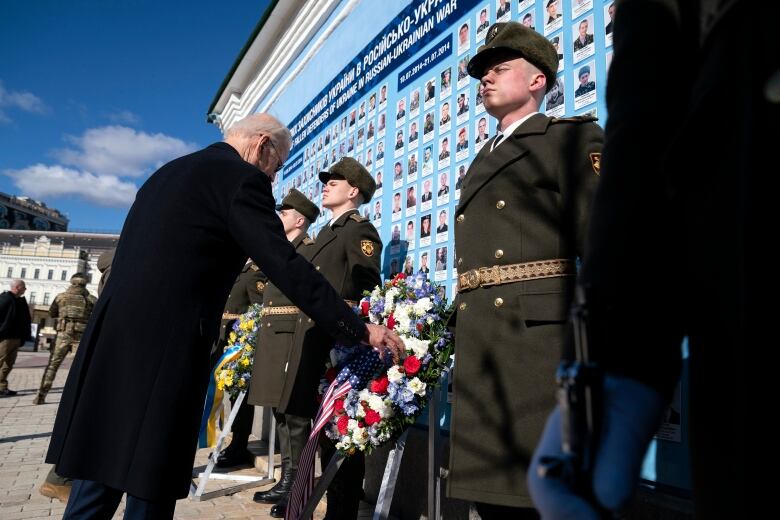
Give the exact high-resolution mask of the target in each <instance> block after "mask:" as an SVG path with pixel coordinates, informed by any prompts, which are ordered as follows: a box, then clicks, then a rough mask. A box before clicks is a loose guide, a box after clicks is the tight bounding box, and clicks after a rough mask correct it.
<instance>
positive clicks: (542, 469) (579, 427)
mask: <svg viewBox="0 0 780 520" xmlns="http://www.w3.org/2000/svg"><path fill="white" fill-rule="evenodd" d="M589 296H591V295H590V292H589V291H587V290H586V289H585V288H583V287H581V286H579V285H578V286H577V288H576V290H575V294H574V304H573V306H572V311H571V321H572V327H573V332H574V347H575V353H576V358H575V360H574V361H563V362H561V365H560V366H559V367H558V371H557V373H556V380H557V383H558V405H559V407H560V410H561V448H562V451H563V455H561V456H545V457H542V458H541V459H540V465H539V469H538V472H539V476H540V477H542V478H557V479H561V480H562V481H563V482H564V483H566V484H567V485H568V486H569V487H570V488H571V489H572V490H574V492H575V493H577V494H578V495H580V496H582V497H583V498H585V499H587V500H588V501H590V502H591V503H592V504H593V505H594V506H595V507H596V508H597V510H598V511H600V512H601V513H602V514H603V515H604V517H605V518H609V517H610V515H608V512H607V511H605V510H604V509H603V507H602V506H600V505H599V504H598V502H597V501H596V500H595V497H593V487H592V485H591V484H592V475H593V465H594V461H595V459H596V451H597V447H598V441H599V437H600V434H601V431H600V430H601V420H602V417H603V403H604V396H603V386H604V370H603V368H602V367H601V366H600V365H598V363H596V362H595V360H594V356H593V355H592V352H591V345H590V341H589V339H590V338H591V332H592V331H591V330H589V327H588V321H589V319H590V318H591V316H590V315H589V312H590V309H591V308H592V307H590V305H592V303H593V302H591V301H589V300H590V298H589ZM591 328H592V327H591Z"/></svg>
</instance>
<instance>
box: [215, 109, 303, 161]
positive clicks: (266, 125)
mask: <svg viewBox="0 0 780 520" xmlns="http://www.w3.org/2000/svg"><path fill="white" fill-rule="evenodd" d="M260 135H267V136H268V137H270V138H271V141H272V142H273V144H274V146H277V147H279V148H280V150H279V152H280V153H284V154H285V155H286V154H287V153H289V151H290V148H291V146H292V136H291V135H290V131H289V130H288V129H287V127H286V126H284V125H283V124H282V122H281V121H279V120H278V119H276V118H275V117H274V116H272V115H270V114H264V113H263V114H252V115H250V116H247V117H245V118H244V119H242V120H241V121H239V122H237V123H236V124H234V125H233V126H231V127H230V128H229V129H228V131H227V134H226V137H231V136H237V137H255V136H260Z"/></svg>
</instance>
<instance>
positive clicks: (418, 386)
mask: <svg viewBox="0 0 780 520" xmlns="http://www.w3.org/2000/svg"><path fill="white" fill-rule="evenodd" d="M426 386H427V385H426V384H425V383H423V382H422V381H420V378H419V377H413V378H412V379H410V380H409V383H408V385H407V388H409V390H411V391H412V392H414V393H415V394H417V395H425V387H426Z"/></svg>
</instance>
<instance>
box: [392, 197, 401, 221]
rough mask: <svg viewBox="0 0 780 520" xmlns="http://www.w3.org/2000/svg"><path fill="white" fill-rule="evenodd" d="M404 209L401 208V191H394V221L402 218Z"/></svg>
mask: <svg viewBox="0 0 780 520" xmlns="http://www.w3.org/2000/svg"><path fill="white" fill-rule="evenodd" d="M402 210H403V208H401V192H400V191H399V192H396V193H393V213H392V217H393V219H392V220H393V222H395V221H396V220H400V219H401V211H402Z"/></svg>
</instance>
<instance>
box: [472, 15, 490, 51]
mask: <svg viewBox="0 0 780 520" xmlns="http://www.w3.org/2000/svg"><path fill="white" fill-rule="evenodd" d="M475 18H476V24H477V42H481V41H482V40H484V39H485V36H486V35H487V30H488V28H489V27H490V17H489V15H488V6H485V7H483V8H481V9H480V10H479V11H478V12H477V14H476V17H475Z"/></svg>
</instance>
